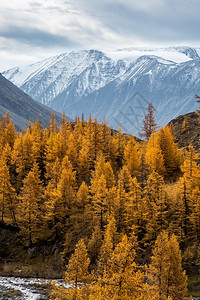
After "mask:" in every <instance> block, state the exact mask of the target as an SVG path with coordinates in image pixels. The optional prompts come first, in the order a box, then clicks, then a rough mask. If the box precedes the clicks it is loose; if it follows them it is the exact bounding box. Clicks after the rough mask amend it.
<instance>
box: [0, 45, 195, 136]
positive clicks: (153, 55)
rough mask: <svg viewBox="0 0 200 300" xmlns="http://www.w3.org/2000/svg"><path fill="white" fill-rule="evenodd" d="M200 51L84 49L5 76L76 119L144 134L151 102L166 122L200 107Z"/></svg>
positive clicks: (174, 49)
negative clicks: (199, 97)
mask: <svg viewBox="0 0 200 300" xmlns="http://www.w3.org/2000/svg"><path fill="white" fill-rule="evenodd" d="M199 55H200V49H194V48H189V47H170V48H156V49H146V48H127V49H119V50H116V51H106V52H102V51H98V50H81V51H77V52H74V51H73V52H71V53H64V54H61V55H58V56H55V57H51V58H48V59H46V60H43V61H41V62H38V63H35V64H32V65H28V66H25V67H16V68H13V69H10V70H8V71H5V72H3V75H4V76H5V77H6V78H7V79H9V80H10V81H12V82H13V83H14V84H16V85H18V86H19V87H20V88H21V89H22V90H23V91H25V92H26V93H27V94H29V95H30V96H31V97H32V98H34V99H35V100H37V101H39V102H41V103H43V104H46V105H47V106H49V107H51V108H53V109H55V110H57V111H59V112H62V111H65V112H66V115H68V116H69V117H71V118H74V117H75V115H77V116H81V114H82V113H83V114H84V115H85V118H86V119H87V118H88V116H89V114H91V115H92V117H94V116H95V115H96V116H97V118H98V121H102V120H103V119H104V118H105V119H106V120H107V121H108V123H109V124H110V126H111V127H113V128H115V129H117V128H118V127H119V125H121V126H122V129H123V131H125V132H128V133H130V132H131V133H133V134H135V135H138V132H139V131H140V130H141V126H142V120H143V118H144V115H145V114H146V111H147V106H148V102H152V103H153V105H154V107H155V110H156V121H157V124H158V125H160V126H163V125H166V124H167V123H168V122H169V121H170V120H171V119H173V118H175V117H177V116H178V115H180V114H185V113H187V112H190V111H194V110H195V109H196V108H197V105H196V102H195V98H194V95H195V94H200V57H199Z"/></svg>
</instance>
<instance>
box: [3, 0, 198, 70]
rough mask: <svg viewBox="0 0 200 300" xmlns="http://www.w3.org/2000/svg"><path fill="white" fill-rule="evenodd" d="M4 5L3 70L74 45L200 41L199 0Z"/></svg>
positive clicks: (15, 0)
mask: <svg viewBox="0 0 200 300" xmlns="http://www.w3.org/2000/svg"><path fill="white" fill-rule="evenodd" d="M0 10H1V18H0V71H2V70H5V69H6V67H7V68H9V67H11V66H12V65H13V66H14V65H19V64H24V63H27V62H31V61H36V60H38V59H42V58H44V57H48V56H50V55H54V54H59V53H61V52H66V51H71V50H74V49H83V48H87V49H88V48H98V49H104V48H106V49H111V48H124V47H128V46H162V45H163V46H167V45H180V44H182V45H183V44H184V45H191V46H199V45H200V35H199V30H198V28H199V27H198V26H199V11H200V1H199V0H190V1H188V0H187V1H186V0H148V1H146V0H140V1H138V0H101V1H100V0H97V1H94V0H74V1H70V0H69V1H65V0H54V1H47V0H40V1H39V0H20V1H19V0H9V2H8V1H2V2H1V3H0Z"/></svg>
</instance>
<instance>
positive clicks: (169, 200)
mask: <svg viewBox="0 0 200 300" xmlns="http://www.w3.org/2000/svg"><path fill="white" fill-rule="evenodd" d="M0 153H1V155H0V217H1V227H2V228H3V227H4V228H5V227H6V226H7V227H8V226H10V228H13V230H14V229H15V231H16V236H17V242H16V243H20V245H22V247H23V249H29V251H31V249H32V248H33V247H36V245H40V244H42V243H46V244H47V243H53V244H54V245H56V247H57V249H59V251H60V252H62V259H63V263H62V264H63V266H65V265H67V267H66V269H65V271H64V279H65V280H66V281H67V282H72V283H73V284H74V289H69V290H66V289H65V288H58V287H56V286H55V287H54V289H53V291H52V295H51V299H57V300H58V299H151V300H152V299H168V300H170V299H173V300H174V299H184V297H185V296H186V295H187V276H186V273H185V271H184V269H185V270H186V272H187V274H188V276H189V277H191V276H194V275H195V276H198V275H199V267H200V266H199V259H198V257H199V253H200V246H199V240H200V202H199V198H200V167H199V165H198V163H197V162H198V161H199V156H198V154H197V153H196V152H195V150H194V149H193V148H192V147H191V146H190V147H189V149H187V150H185V149H184V148H183V149H181V150H180V149H178V147H177V145H176V144H175V143H174V139H173V136H172V133H171V131H170V128H169V127H164V128H160V129H159V130H158V131H157V132H156V133H153V134H152V135H151V136H150V138H149V140H148V141H140V142H136V141H135V139H134V137H133V136H131V135H130V136H128V135H123V134H122V133H121V132H120V130H119V131H116V132H114V131H111V129H110V128H109V127H108V126H107V124H106V123H101V124H98V122H97V120H96V119H95V120H92V119H91V118H89V120H88V121H85V120H84V118H82V120H79V119H76V121H75V122H74V123H73V124H72V123H69V122H66V120H65V115H64V114H63V120H62V125H61V127H60V128H58V126H57V124H56V122H55V118H54V115H52V117H51V123H50V126H49V127H48V128H45V129H43V128H42V126H41V124H40V123H39V122H38V121H36V122H35V123H33V124H32V123H30V124H29V126H28V129H27V130H24V131H23V132H16V130H15V127H14V125H13V124H12V123H11V121H10V119H9V114H7V115H6V116H4V117H3V118H2V120H1V122H0ZM43 255H44V256H45V253H44V254H43ZM10 259H11V258H10ZM12 260H13V261H14V260H15V257H12ZM44 261H45V260H44ZM46 263H47V264H48V262H46ZM80 283H81V284H80Z"/></svg>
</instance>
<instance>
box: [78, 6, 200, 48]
mask: <svg viewBox="0 0 200 300" xmlns="http://www.w3.org/2000/svg"><path fill="white" fill-rule="evenodd" d="M151 2H152V4H154V6H153V8H151V9H150V3H151ZM79 4H80V6H82V9H84V8H85V9H87V13H89V14H91V15H92V16H94V15H95V14H96V18H98V19H99V20H100V21H101V22H102V25H103V26H104V27H107V28H108V29H111V30H112V31H113V32H116V33H118V34H121V35H125V36H127V37H130V38H131V37H134V36H138V37H139V38H142V39H143V40H146V41H154V42H156V41H158V42H162V41H174V42H175V41H177V42H180V41H186V40H188V41H191V40H194V41H197V42H200V35H199V30H198V28H199V11H200V1H199V0H190V1H188V0H187V1H186V0H165V1H164V0H160V1H152V0H149V1H148V9H145V7H144V9H141V8H140V7H138V5H136V1H135V0H132V1H112V0H110V1H107V0H101V1H95V3H94V1H92V0H87V2H86V1H85V0H81V1H80V0H79ZM156 4H159V5H157V6H156Z"/></svg>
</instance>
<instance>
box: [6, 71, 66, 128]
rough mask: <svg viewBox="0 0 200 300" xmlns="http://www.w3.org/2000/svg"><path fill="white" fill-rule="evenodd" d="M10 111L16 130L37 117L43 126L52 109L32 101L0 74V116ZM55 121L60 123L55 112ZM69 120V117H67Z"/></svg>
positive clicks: (59, 115) (58, 114)
mask: <svg viewBox="0 0 200 300" xmlns="http://www.w3.org/2000/svg"><path fill="white" fill-rule="evenodd" d="M7 111H9V112H10V117H11V120H12V122H13V123H14V124H15V126H16V129H17V130H22V129H23V128H26V127H27V124H28V122H29V120H31V121H35V120H36V119H39V121H40V122H41V124H42V125H43V126H44V127H45V126H47V124H48V123H49V122H50V116H51V113H52V112H53V110H52V109H50V108H48V107H46V106H44V105H42V104H41V103H38V102H37V101H34V100H33V99H32V98H31V97H30V96H28V95H27V94H25V93H24V92H23V91H21V90H20V89H19V88H18V87H17V86H15V85H14V84H13V83H12V82H10V81H9V80H7V79H6V78H5V77H3V76H2V75H1V74H0V118H1V117H3V116H4V115H5V114H6V112H7ZM55 117H56V121H57V123H58V124H61V120H62V116H61V114H60V113H57V112H55ZM69 120H70V119H69Z"/></svg>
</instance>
